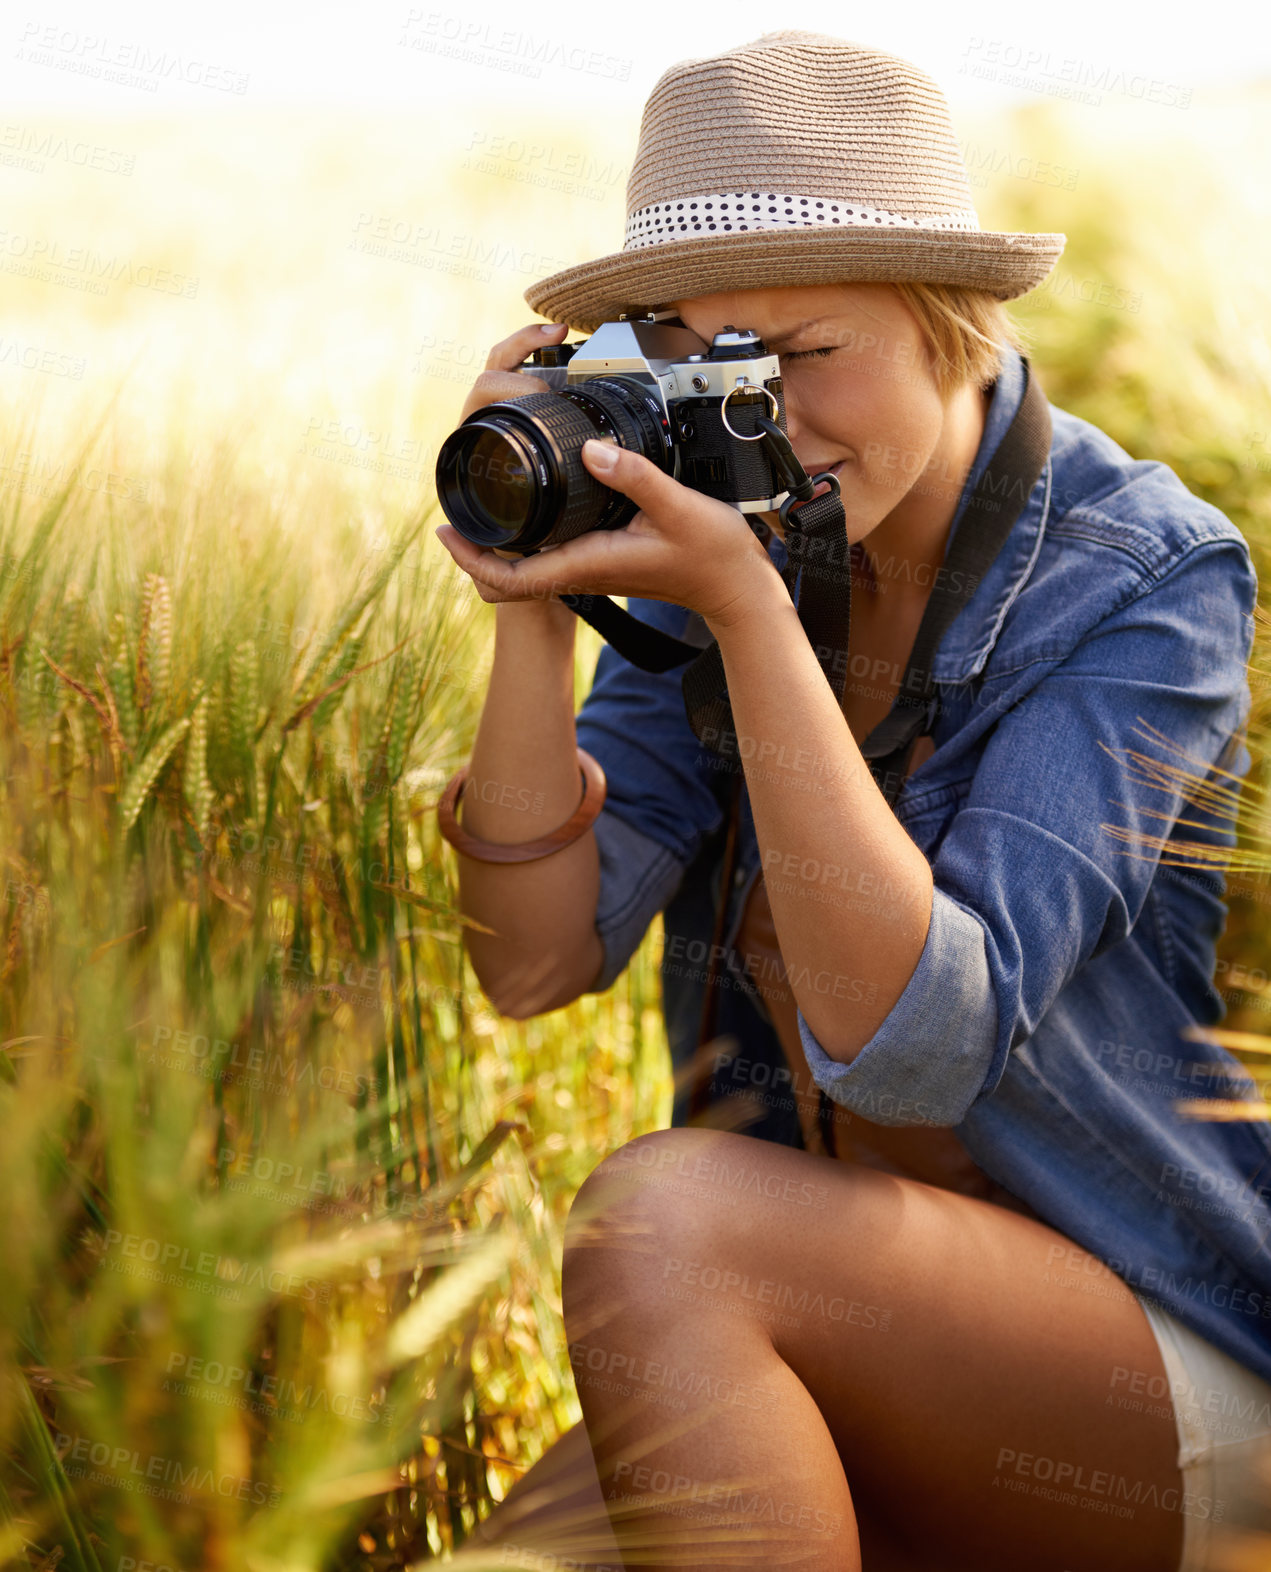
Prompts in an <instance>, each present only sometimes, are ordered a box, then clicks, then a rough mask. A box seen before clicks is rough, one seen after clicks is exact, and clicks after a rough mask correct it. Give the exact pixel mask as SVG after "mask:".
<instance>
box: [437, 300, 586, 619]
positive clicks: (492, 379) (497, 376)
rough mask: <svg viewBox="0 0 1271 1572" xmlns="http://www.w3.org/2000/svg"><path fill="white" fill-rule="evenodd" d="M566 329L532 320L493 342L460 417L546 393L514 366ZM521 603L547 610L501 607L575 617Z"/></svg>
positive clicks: (553, 607)
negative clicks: (498, 340) (505, 401)
mask: <svg viewBox="0 0 1271 1572" xmlns="http://www.w3.org/2000/svg"><path fill="white" fill-rule="evenodd" d="M568 331H569V328H568V325H567V324H566V323H564V322H532V323H531V324H530V326H529V327H523V328H519V329H518V330H517V331H516V332H515V333H513V334H512V336H511V337H510V338H505V339H504V340H503V342H502V343H501V344H496V345H495V346H494V348H493V349H492V350H491V351H490V353H489V355H488V357H487V358H486V363H485V370H484V371H483V372H482V373H481V374H480V376H478V378H477V380H476V381H475V382H474V383H473V384H472V391H471V392H470V393H469V394H468V396H467V398H466V399H465V400H464V405H463V409H462V411H461V412H460V415H459V418H460V420H467V418H468V416H469V415H471V414H472V413H473V412H474V411H475V410H478V409H484V408H485V406H486V405H487V404H497V403H498V402H499V400H500V399H505V398H523V397H524V396H525V394H527V393H550V392H551V388H550V387H548V385H547V383H546V382H542V381H540V380H539V378H538V377H531V376H528V375H526V373H525V372H522V371H517V369H516V368H517V366H519V365H520V364H521V362H522V361H523V360H528V359H529V355H530V351H531V350H534V349H542V347H543V346H544V345H545V344H559V343H561V342H562V341H563V339H564V337H565V334H566V333H567V332H568ZM543 549H544V550H545V551H551V550H552V549H553V548H552V547H551V546H546V547H544V548H543ZM495 554H496V555H497V556H500V557H503V558H505V559H506V560H507V561H510V562H515V561H516V560H517V558H518V557H520V555H521V553H520V552H519V551H498V550H497V549H496V552H495ZM477 588H478V590H481V588H482V587H481V585H478V586H477ZM487 598H493V597H488V596H486V595H485V594H483V595H482V599H487ZM522 604H523V605H526V606H529V607H531V608H533V607H537V606H544V605H546V606H547V607H548V608H549V609H548V610H547V611H537V610H533V609H531V610H530V611H528V612H515V613H512V612H507V611H506V605H505V607H504V608H503V609H504V612H505V614H506V615H508V616H512V617H514V618H520V619H524V618H526V617H528V618H530V619H531V620H532V621H535V622H538V621H541V620H542V619H543V618H547V619H549V620H551V621H553V622H556V623H558V624H559V625H560V626H561V627H562V628H570V629H572V625H573V624H574V623H575V622H576V621H577V618H576V617H575V616H574V614H573V612H572V611H570V610H569V608H568V607H566V606H562V605H561V604H560V603H559V602H558V601H555V600H549V601H537V602H534V601H527V602H523V603H522Z"/></svg>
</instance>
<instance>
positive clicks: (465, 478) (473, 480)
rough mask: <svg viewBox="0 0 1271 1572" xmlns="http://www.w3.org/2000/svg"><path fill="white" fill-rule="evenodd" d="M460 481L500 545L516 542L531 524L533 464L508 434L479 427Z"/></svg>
mask: <svg viewBox="0 0 1271 1572" xmlns="http://www.w3.org/2000/svg"><path fill="white" fill-rule="evenodd" d="M458 479H459V485H460V488H461V489H462V491H463V495H464V501H465V502H466V503H467V506H468V509H469V511H470V512H472V513H473V514H474V515H475V516H477V517H479V518H482V519H485V520H487V521H488V524H489V528H490V531H491V533H492V534H497V535H498V536H499V541H500V542H501V541H502V540H503V539H509V540H510V539H514V538H515V537H516V536H517V535H518V534H519V533H520V532H521V531H522V530H523V529H524V528H525V526H526V524H528V523H529V520H530V515H531V513H532V511H533V508H534V477H533V461H532V459H531V458H530V456H529V454H528V453H527V452H526V451H525V448H524V445H523V444H522V443H520V442H518V441H516V439H515V437H514V436H512V435H511V434H509V433H508V432H506V431H499V430H497V429H496V428H495V427H492V426H485V427H477V428H476V434H475V436H474V438H473V440H472V442H471V444H470V445H469V447H468V451H467V462H466V463H465V464H464V466H463V468H462V470H461V471H460V473H459V477H458ZM497 543H498V542H492V544H497Z"/></svg>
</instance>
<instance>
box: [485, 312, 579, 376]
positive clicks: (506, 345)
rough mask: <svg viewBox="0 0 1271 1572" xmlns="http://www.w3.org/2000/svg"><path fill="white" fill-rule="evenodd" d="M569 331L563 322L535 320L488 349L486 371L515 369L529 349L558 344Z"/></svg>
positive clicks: (527, 354)
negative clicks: (530, 324)
mask: <svg viewBox="0 0 1271 1572" xmlns="http://www.w3.org/2000/svg"><path fill="white" fill-rule="evenodd" d="M568 331H569V328H568V326H567V325H566V324H565V323H564V322H535V323H534V324H533V325H532V326H530V327H524V328H521V329H520V330H519V332H516V333H513V334H512V335H511V336H510V337H509V338H505V339H504V340H503V341H502V343H500V344H496V345H495V346H494V348H493V349H492V350H491V351H490V354H489V357H488V358H487V360H486V363H485V369H486V370H487V371H515V370H516V368H517V366H519V365H520V364H521V362H522V361H523V360H528V359H529V356H530V351H531V350H535V349H542V347H543V345H544V344H559V343H560V342H561V340H562V339H563V338H564V337H565V334H566V333H567V332H568Z"/></svg>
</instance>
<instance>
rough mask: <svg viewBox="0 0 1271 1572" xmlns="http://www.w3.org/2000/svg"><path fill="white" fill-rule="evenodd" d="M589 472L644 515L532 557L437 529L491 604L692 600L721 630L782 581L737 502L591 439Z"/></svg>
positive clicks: (586, 449) (586, 457) (586, 454)
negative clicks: (566, 598)
mask: <svg viewBox="0 0 1271 1572" xmlns="http://www.w3.org/2000/svg"><path fill="white" fill-rule="evenodd" d="M582 458H583V463H584V464H585V465H586V467H587V469H588V471H589V472H590V473H591V474H592V475H593V476H595V478H596V479H597V480H599V481H602V482H603V483H604V484H605V485H606V486H611V487H612V488H613V489H614V490H615V491H620V492H621V493H622V494H623V496H625V497H629V498H630V499H631V500H632V502H634V503H636V504H637V506H638V507H639V509H640V511H639V512H638V513H637V514H636V515H635V517H634V518H633V519H632V520H631V521H630V523H628V524H626V525H625V526H624V527H623V528H622V529H616V530H590V531H588V533H586V534H584V535H579V536H577V537H575V539H573V540H567V541H564V542H563V543H562V544H560V545H558V546H549V547H545V548H544V549H543V550H542V551H540V552H537V553H536V554H535V555H533V556H530V557H515V558H513V557H509V556H505V555H504V554H503V553H501V552H497V551H494V550H489V549H484V550H483V549H482V548H481V547H479V546H474V545H473V544H472V542H471V541H469V540H467V539H465V538H464V536H462V535H461V534H460V533H459V531H458V530H457V529H455V528H454V527H453V526H452V525H449V524H446V525H442V526H441V527H440V528H439V529H438V530H437V534H438V536H439V537H440V539H441V543H442V545H444V546H445V548H446V550H447V551H448V552H449V553H450V555H451V556H452V557H453V558H454V560H455V561H456V562H457V563H458V564H459V566H460V567H461V568H462V569H463V570H464V572H465V573H467V574H468V575H469V577H470V578H471V579H472V581H473V583H474V584H475V585H476V586H477V590H478V592H479V594H480V596H481V598H482V600H484V601H492V602H498V601H509V600H542V599H545V598H547V597H550V596H557V595H634V596H638V597H639V598H641V599H645V600H664V601H669V602H670V603H671V604H672V605H676V606H687V607H688V608H689V610H690V611H695V612H697V613H698V614H699V615H700V616H701V617H702V618H703V620H704V621H705V622H706V623H707V625H708V626H710V627H712V628H716V627H727V626H729V625H730V624H732V623H735V622H737V621H739V620H740V619H741V618H742V617H743V616H744V615H745V614H746V612H747V611H748V610H749V608H750V607H751V606H752V605H753V604H754V603H755V602H757V601H758V600H760V599H761V598H762V597H763V596H764V595H770V594H771V593H772V589H773V584H774V582H775V583H776V584H780V583H781V576H780V574H779V573H778V572H777V569H776V567H775V566H774V564H773V562H772V559H771V558H770V557H769V555H768V553H767V551H766V550H765V549H764V547H763V546H762V545H761V544H760V542H759V540H758V539H757V538H756V536H755V535H754V534H753V532H752V531H751V529H750V526H749V525H748V524H747V523H746V520H745V518H744V517H743V516H742V514H741V513H740V512H738V510H737V509H736V508H734V507H731V506H729V504H728V503H726V502H720V501H718V500H717V499H716V498H714V497H707V496H705V495H703V493H702V492H700V491H693V490H691V489H690V488H689V487H688V486H682V485H681V484H680V483H679V481H677V480H672V478H671V477H670V476H669V475H667V474H665V473H664V472H663V471H662V470H660V469H659V468H658V467H657V466H656V465H655V464H652V463H651V462H650V461H649V460H648V459H646V458H644V457H643V456H642V455H641V454H639V453H632V452H630V451H628V450H627V449H625V448H619V447H618V446H616V444H614V443H611V442H600V441H596V440H594V439H593V440H592V441H589V442H585V443H584V444H583V449H582Z"/></svg>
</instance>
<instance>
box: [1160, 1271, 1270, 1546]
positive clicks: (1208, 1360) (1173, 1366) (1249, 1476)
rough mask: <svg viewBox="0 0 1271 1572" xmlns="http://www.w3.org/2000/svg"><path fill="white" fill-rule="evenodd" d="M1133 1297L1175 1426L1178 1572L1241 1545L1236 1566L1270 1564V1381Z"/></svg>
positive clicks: (1180, 1323)
mask: <svg viewBox="0 0 1271 1572" xmlns="http://www.w3.org/2000/svg"><path fill="white" fill-rule="evenodd" d="M1135 1297H1136V1298H1137V1297H1138V1296H1137V1295H1136V1296H1135ZM1139 1303H1140V1304H1141V1305H1142V1306H1143V1311H1144V1314H1145V1315H1146V1316H1147V1318H1148V1321H1149V1323H1150V1325H1151V1327H1152V1331H1153V1332H1154V1333H1155V1334H1156V1341H1157V1343H1158V1344H1159V1345H1160V1350H1161V1356H1162V1358H1163V1359H1164V1361H1165V1374H1166V1378H1167V1380H1168V1382H1169V1396H1170V1397H1171V1398H1172V1400H1173V1407H1174V1418H1175V1422H1176V1423H1177V1425H1178V1466H1179V1468H1180V1470H1181V1471H1182V1475H1183V1558H1182V1560H1181V1561H1180V1562H1179V1568H1178V1572H1222V1569H1224V1568H1227V1567H1232V1566H1235V1565H1236V1564H1237V1563H1236V1562H1235V1561H1234V1560H1232V1559H1231V1557H1232V1556H1233V1555H1236V1556H1238V1555H1239V1554H1240V1552H1241V1551H1244V1553H1245V1556H1246V1557H1247V1558H1248V1559H1247V1561H1242V1562H1241V1563H1240V1564H1241V1565H1245V1564H1247V1565H1249V1566H1251V1567H1252V1566H1260V1565H1264V1564H1265V1565H1267V1566H1269V1567H1271V1381H1264V1380H1262V1378H1261V1377H1260V1376H1257V1375H1255V1374H1254V1373H1253V1372H1252V1371H1251V1370H1248V1369H1246V1367H1245V1366H1244V1365H1241V1364H1237V1362H1236V1361H1235V1360H1234V1359H1232V1358H1230V1357H1229V1356H1228V1355H1227V1354H1224V1353H1222V1352H1220V1351H1219V1350H1218V1349H1217V1348H1215V1347H1214V1345H1213V1344H1212V1343H1209V1342H1206V1340H1205V1339H1204V1338H1203V1337H1201V1336H1199V1335H1198V1334H1197V1333H1196V1332H1193V1331H1192V1330H1191V1329H1190V1328H1189V1327H1186V1326H1184V1325H1183V1324H1182V1322H1181V1321H1176V1320H1175V1319H1174V1317H1173V1316H1172V1315H1168V1314H1167V1313H1166V1312H1165V1311H1164V1310H1161V1309H1160V1308H1159V1307H1158V1306H1156V1305H1154V1304H1152V1303H1151V1302H1150V1301H1148V1300H1145V1299H1139ZM1164 1395H1165V1394H1162V1396H1164ZM1255 1547H1256V1548H1257V1549H1260V1550H1261V1553H1262V1556H1263V1558H1264V1560H1259V1559H1257V1557H1256V1555H1255V1554H1254V1553H1253V1552H1254V1550H1255Z"/></svg>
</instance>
